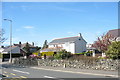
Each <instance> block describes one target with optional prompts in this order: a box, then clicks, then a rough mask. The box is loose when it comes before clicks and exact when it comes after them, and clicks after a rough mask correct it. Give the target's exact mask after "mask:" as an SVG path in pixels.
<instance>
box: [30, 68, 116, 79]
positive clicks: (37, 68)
mask: <svg viewBox="0 0 120 80" xmlns="http://www.w3.org/2000/svg"><path fill="white" fill-rule="evenodd" d="M31 68H33V69H42V70H50V71H58V72H67V73H77V74H87V75H98V76H111V77H118V75H109V74H99V73H87V72H74V71H63V70H55V69H46V68H37V67H31Z"/></svg>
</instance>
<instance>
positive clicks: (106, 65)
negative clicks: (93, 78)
mask: <svg viewBox="0 0 120 80" xmlns="http://www.w3.org/2000/svg"><path fill="white" fill-rule="evenodd" d="M38 65H39V66H51V67H64V68H78V69H94V70H118V60H111V59H101V60H96V61H90V60H86V61H84V60H79V61H78V60H38Z"/></svg>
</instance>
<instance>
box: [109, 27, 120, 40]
mask: <svg viewBox="0 0 120 80" xmlns="http://www.w3.org/2000/svg"><path fill="white" fill-rule="evenodd" d="M107 35H111V36H112V37H113V41H120V29H113V30H109V31H108V32H107Z"/></svg>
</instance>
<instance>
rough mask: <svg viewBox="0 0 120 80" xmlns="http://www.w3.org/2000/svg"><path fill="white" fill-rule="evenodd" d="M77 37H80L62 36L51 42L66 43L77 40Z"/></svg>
mask: <svg viewBox="0 0 120 80" xmlns="http://www.w3.org/2000/svg"><path fill="white" fill-rule="evenodd" d="M77 39H79V37H78V36H75V37H67V38H60V39H54V40H53V41H51V42H50V43H49V44H58V43H65V42H75V41H76V40H77Z"/></svg>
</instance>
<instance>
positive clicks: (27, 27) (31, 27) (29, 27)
mask: <svg viewBox="0 0 120 80" xmlns="http://www.w3.org/2000/svg"><path fill="white" fill-rule="evenodd" d="M23 28H25V29H33V28H34V27H33V26H24V27H23Z"/></svg>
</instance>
